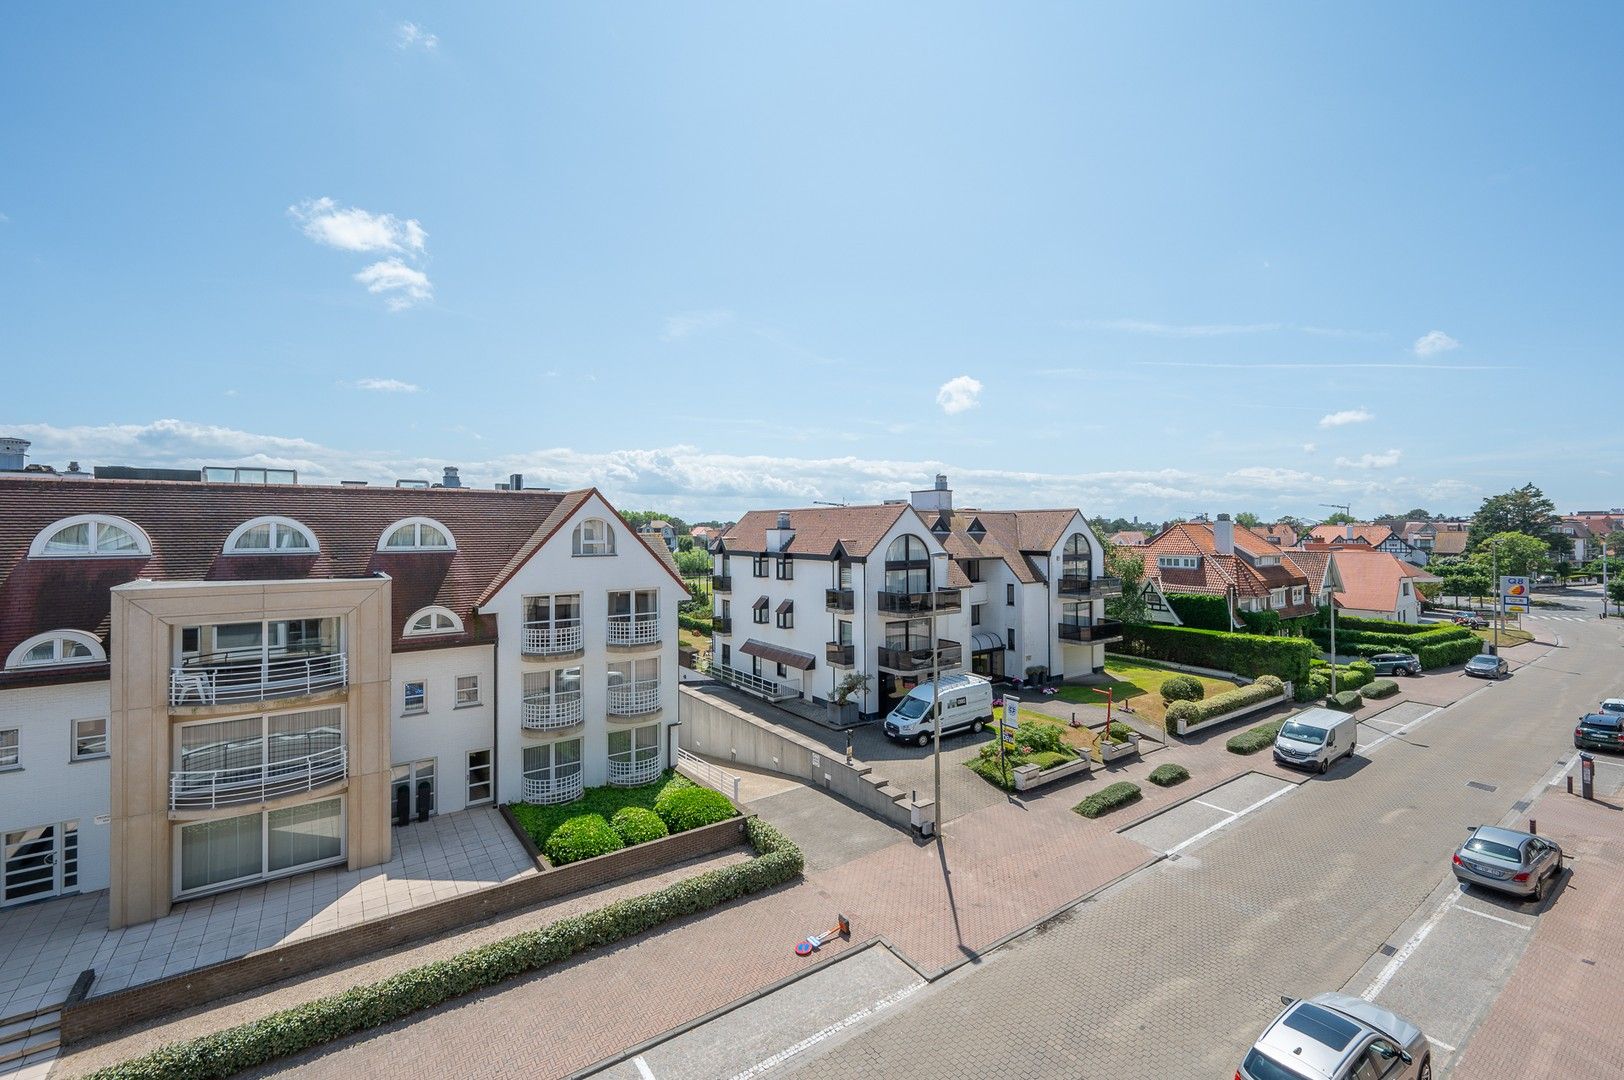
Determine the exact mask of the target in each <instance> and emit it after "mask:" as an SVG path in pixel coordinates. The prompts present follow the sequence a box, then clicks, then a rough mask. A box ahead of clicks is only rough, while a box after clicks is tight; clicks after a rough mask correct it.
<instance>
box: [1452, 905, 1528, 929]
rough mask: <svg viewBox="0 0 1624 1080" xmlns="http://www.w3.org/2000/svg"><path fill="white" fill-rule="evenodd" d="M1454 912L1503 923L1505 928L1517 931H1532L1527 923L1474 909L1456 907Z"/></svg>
mask: <svg viewBox="0 0 1624 1080" xmlns="http://www.w3.org/2000/svg"><path fill="white" fill-rule="evenodd" d="M1455 910H1456V911H1464V912H1466V914H1468V915H1476V916H1477V917H1478V918H1480V919H1493V920H1494V921H1495V922H1498V923H1505V924H1506V925H1507V926H1515V927H1516V928H1517V929H1518V930H1532V929H1533V927H1532V926H1529V925H1528V924H1527V923H1520V922H1517V921H1516V920H1514V919H1502V918H1501V917H1500V916H1498V915H1490V914H1489V913H1488V912H1487V911H1478V910H1477V909H1476V908H1469V907H1457V908H1456V909H1455Z"/></svg>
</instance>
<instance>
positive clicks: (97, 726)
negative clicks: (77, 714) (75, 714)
mask: <svg viewBox="0 0 1624 1080" xmlns="http://www.w3.org/2000/svg"><path fill="white" fill-rule="evenodd" d="M106 756H107V718H106V717H105V716H104V717H101V718H100V719H96V720H75V721H74V722H73V760H74V761H84V760H85V759H87V758H99V757H106Z"/></svg>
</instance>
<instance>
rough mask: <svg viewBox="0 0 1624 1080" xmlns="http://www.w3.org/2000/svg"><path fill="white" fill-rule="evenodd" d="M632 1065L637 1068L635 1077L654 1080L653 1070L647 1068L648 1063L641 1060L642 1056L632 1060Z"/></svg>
mask: <svg viewBox="0 0 1624 1080" xmlns="http://www.w3.org/2000/svg"><path fill="white" fill-rule="evenodd" d="M632 1064H633V1065H636V1066H637V1075H638V1076H641V1077H642V1078H643V1080H654V1070H653V1069H651V1068H649V1067H648V1062H646V1061H644V1060H643V1055H642V1054H638V1055H637V1056H636V1057H634V1058H632Z"/></svg>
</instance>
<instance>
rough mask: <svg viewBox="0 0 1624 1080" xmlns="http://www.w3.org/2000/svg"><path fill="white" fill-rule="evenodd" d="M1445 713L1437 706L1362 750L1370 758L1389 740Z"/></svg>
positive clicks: (1440, 706) (1442, 707)
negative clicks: (1377, 748)
mask: <svg viewBox="0 0 1624 1080" xmlns="http://www.w3.org/2000/svg"><path fill="white" fill-rule="evenodd" d="M1473 693H1476V691H1475V690H1474V691H1473ZM1462 700H1465V699H1462ZM1443 711H1444V706H1442V705H1436V706H1434V707H1433V708H1431V709H1429V710H1427V711H1426V712H1424V713H1422V714H1421V715H1420V716H1418V717H1416V718H1415V719H1414V720H1411V721H1410V722H1409V723H1407V724H1405V725H1404V726H1403V727H1401V728H1399V729H1398V730H1397V731H1389V732H1388V733H1387V734H1386V735H1383V736H1382V737H1381V738H1379V739H1377V740H1376V741H1375V742H1373V743H1367V744H1366V745H1365V746H1363V747H1361V748H1360V749H1362V750H1363V751H1364V752H1365V756H1366V757H1369V756H1370V752H1371V751H1372V750H1374V749H1376V747H1378V746H1380V745H1381V744H1382V743H1384V742H1386V741H1387V740H1388V739H1391V738H1394V737H1396V736H1399V735H1404V734H1407V733H1408V732H1409V730H1410V729H1411V728H1413V727H1418V726H1420V725H1421V724H1422V723H1423V722H1424V721H1427V720H1431V719H1432V718H1433V717H1434V716H1436V715H1438V714H1439V713H1441V712H1443ZM1391 722H1392V721H1389V723H1391ZM1366 723H1369V721H1366Z"/></svg>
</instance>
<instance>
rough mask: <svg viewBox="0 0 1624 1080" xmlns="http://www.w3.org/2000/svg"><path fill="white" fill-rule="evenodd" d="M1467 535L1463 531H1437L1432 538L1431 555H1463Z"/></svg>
mask: <svg viewBox="0 0 1624 1080" xmlns="http://www.w3.org/2000/svg"><path fill="white" fill-rule="evenodd" d="M1468 535H1469V534H1468V533H1467V532H1466V530H1465V529H1439V530H1438V534H1437V535H1436V536H1434V537H1433V538H1432V554H1433V555H1434V556H1435V557H1436V556H1439V555H1461V554H1464V553H1465V551H1466V538H1467V536H1468Z"/></svg>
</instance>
